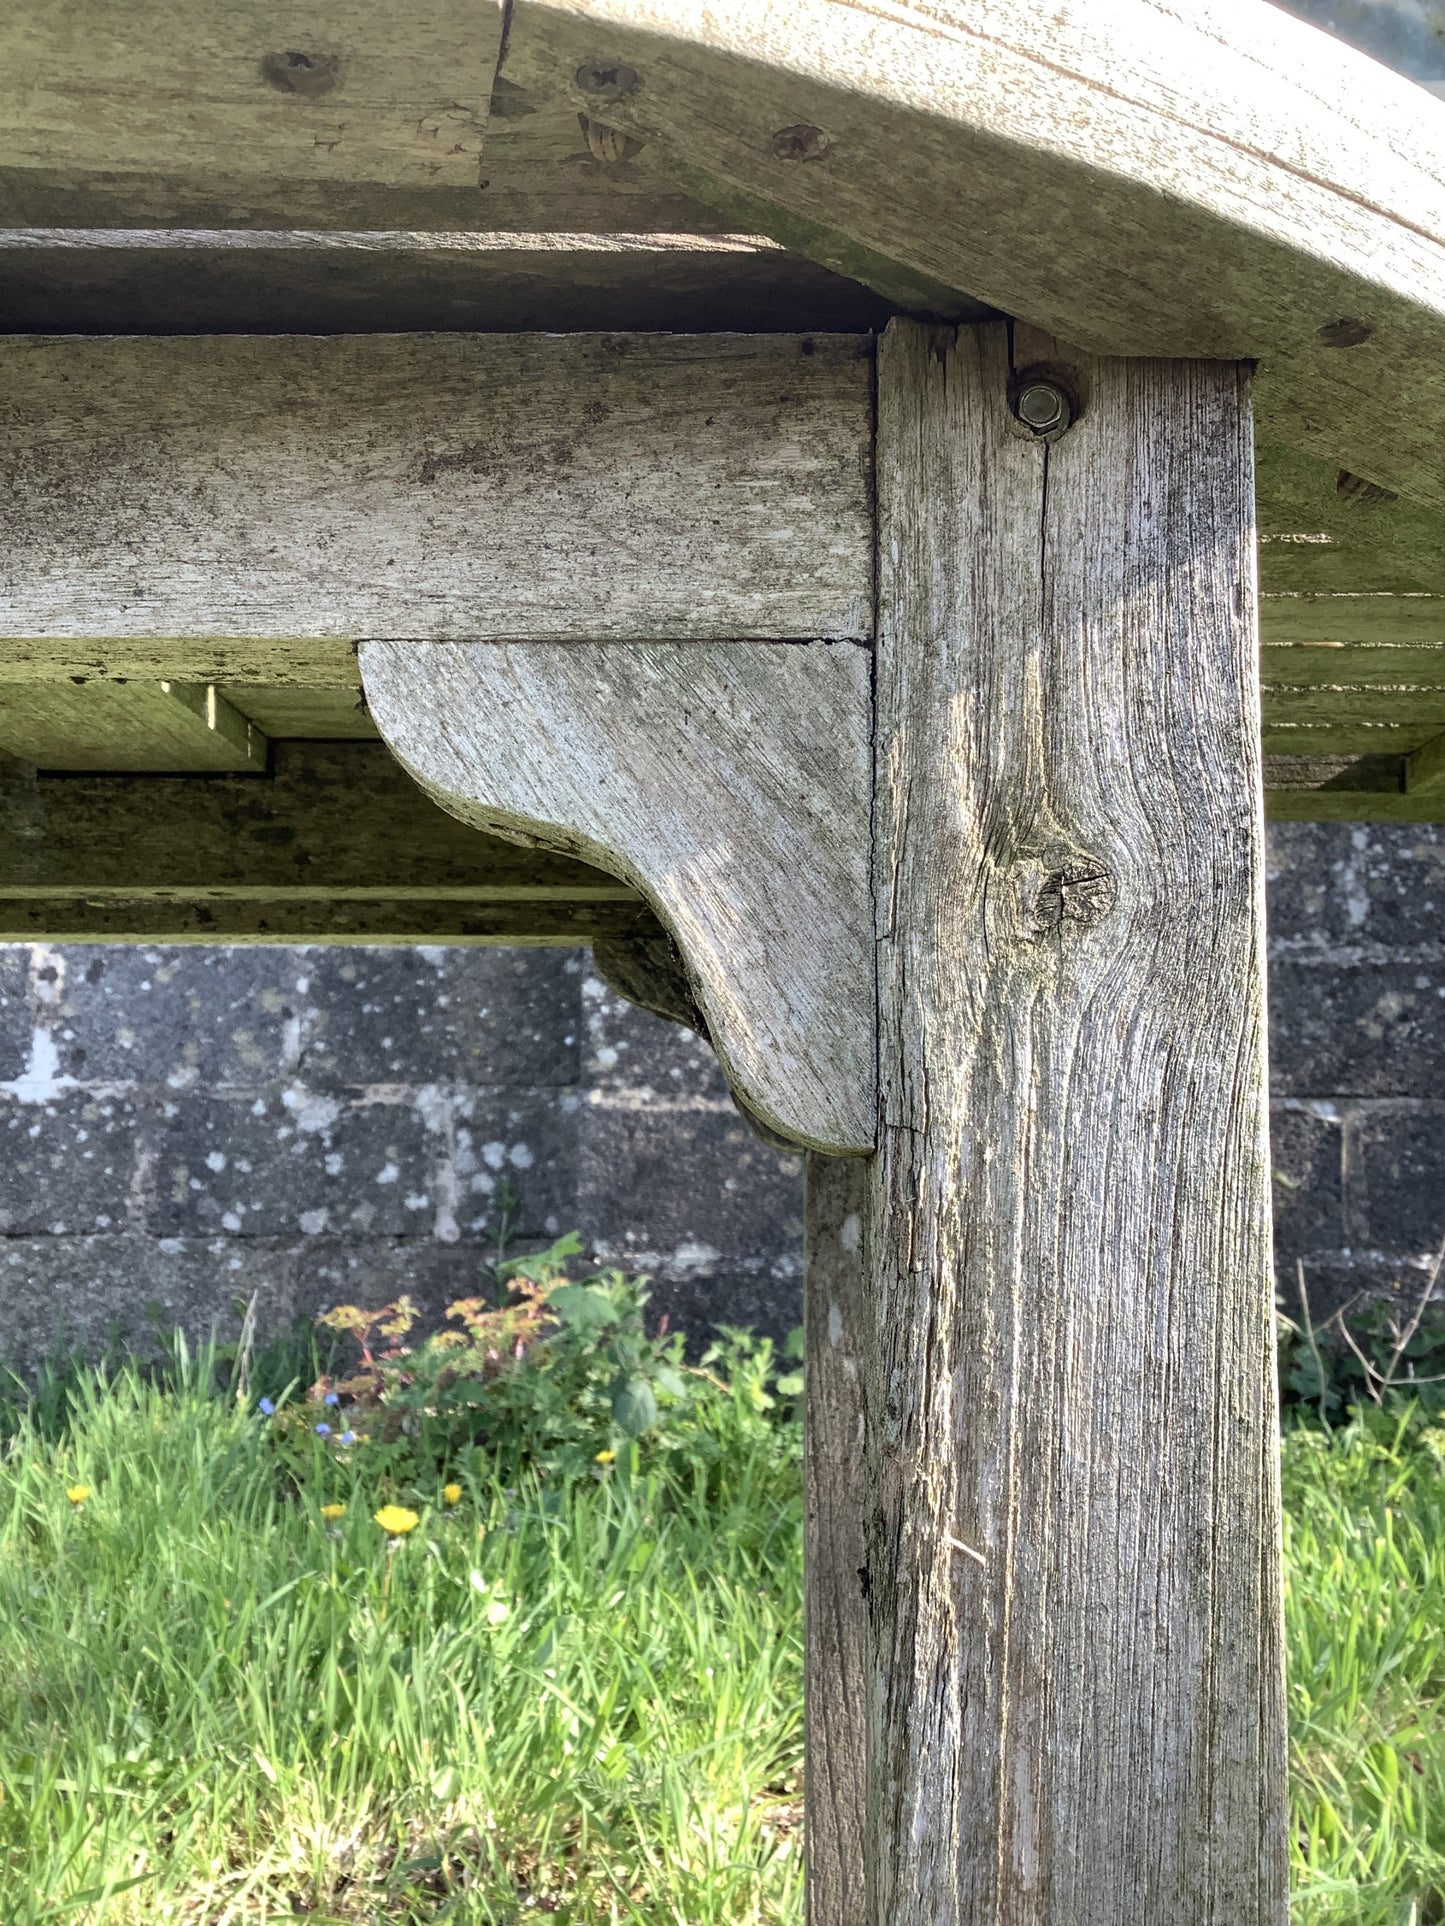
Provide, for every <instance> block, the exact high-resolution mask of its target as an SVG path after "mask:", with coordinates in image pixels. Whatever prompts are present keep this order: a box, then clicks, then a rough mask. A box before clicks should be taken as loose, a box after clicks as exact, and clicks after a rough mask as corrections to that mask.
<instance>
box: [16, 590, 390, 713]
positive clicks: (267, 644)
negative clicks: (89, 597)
mask: <svg viewBox="0 0 1445 1926" xmlns="http://www.w3.org/2000/svg"><path fill="white" fill-rule="evenodd" d="M0 580H3V578H0ZM3 608H4V597H3V594H0V612H3ZM168 680H176V681H191V682H214V683H219V684H221V685H223V686H232V685H237V684H241V683H254V684H258V685H259V684H264V685H266V686H267V687H270V688H304V687H307V686H315V685H325V686H330V687H336V688H343V687H344V688H349V689H351V690H352V691H353V692H354V693H359V692H360V689H361V671H360V669H358V668H357V666H356V644H355V643H354V642H350V641H346V640H344V639H341V638H339V637H335V636H248V637H236V636H220V637H217V636H173V637H171V638H170V639H169V640H166V639H161V640H156V639H154V638H151V637H144V636H141V637H130V636H116V637H113V638H103V637H99V636H92V637H90V638H88V639H84V638H82V639H79V640H77V639H76V638H74V637H72V636H65V635H55V636H30V637H10V636H0V688H5V687H7V686H9V685H11V684H14V683H25V682H164V681H168Z"/></svg>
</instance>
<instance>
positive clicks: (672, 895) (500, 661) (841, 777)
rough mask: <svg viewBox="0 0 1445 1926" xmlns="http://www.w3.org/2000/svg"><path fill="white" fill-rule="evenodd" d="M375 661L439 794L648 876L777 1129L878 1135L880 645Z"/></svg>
mask: <svg viewBox="0 0 1445 1926" xmlns="http://www.w3.org/2000/svg"><path fill="white" fill-rule="evenodd" d="M361 670H362V677H363V680H364V682H365V685H366V693H367V698H368V701H369V703H370V706H371V713H372V715H373V717H374V718H375V721H376V723H377V726H378V728H379V729H380V730H381V733H382V736H383V738H384V740H385V741H386V742H387V744H388V745H389V746H390V748H391V749H392V751H393V752H394V753H395V755H396V756H397V757H398V758H399V760H400V761H401V763H402V764H403V766H404V767H405V768H407V769H408V770H410V772H411V773H412V775H413V776H414V777H415V778H416V780H417V781H418V782H419V783H420V784H421V785H422V787H423V788H424V789H425V790H426V791H427V793H428V794H429V795H431V796H432V797H433V798H434V799H435V800H436V801H437V802H439V803H440V804H441V806H442V807H443V808H444V809H446V810H449V811H450V812H451V813H452V814H453V815H455V816H457V817H458V818H459V819H460V820H461V821H463V822H467V823H470V824H472V825H473V826H474V827H476V828H479V829H487V830H490V831H492V832H493V833H495V834H498V835H503V836H512V837H516V838H517V839H519V840H523V841H528V842H534V843H537V844H539V845H541V846H543V847H549V848H555V849H560V850H563V851H565V852H566V853H567V854H569V855H573V856H577V857H580V858H582V859H583V860H584V861H587V862H591V863H595V864H596V865H597V866H598V867H599V868H603V869H607V870H610V871H612V872H613V874H615V875H618V876H621V877H623V878H624V879H625V880H626V881H627V882H629V883H631V884H632V885H633V886H634V887H635V888H637V889H639V890H640V891H642V893H643V894H644V895H645V896H646V897H647V899H648V901H649V902H650V903H651V905H652V907H653V908H654V909H655V910H656V912H657V914H658V916H659V917H660V918H661V920H662V922H663V923H664V925H665V926H666V927H667V928H668V929H669V930H670V931H671V933H672V935H673V936H674V937H675V938H676V940H677V943H678V946H679V948H680V950H681V952H682V955H683V958H684V960H685V962H686V965H687V968H688V971H689V973H690V975H691V976H692V978H693V982H694V987H695V989H696V993H697V1001H698V1004H699V1006H700V1008H701V1010H702V1012H703V1015H704V1016H705V1018H706V1020H707V1027H708V1032H709V1034H710V1036H711V1038H712V1042H713V1047H714V1048H715V1049H716V1051H717V1053H718V1056H719V1059H720V1061H721V1062H722V1065H723V1068H724V1070H725V1071H726V1072H727V1075H728V1077H729V1080H730V1081H731V1083H732V1085H733V1088H734V1090H735V1091H736V1092H737V1093H738V1095H739V1097H740V1099H741V1100H742V1102H743V1103H744V1104H745V1105H746V1106H747V1108H748V1109H750V1110H751V1111H753V1112H755V1113H756V1115H757V1116H758V1117H759V1118H760V1119H761V1120H762V1122H763V1123H764V1124H765V1125H767V1127H768V1128H769V1129H771V1130H774V1131H776V1132H778V1133H779V1134H780V1135H782V1136H784V1137H787V1138H789V1139H790V1140H791V1141H793V1142H795V1143H798V1144H800V1145H803V1146H805V1147H807V1148H811V1149H821V1150H836V1151H859V1150H866V1149H867V1148H869V1147H870V1146H871V1144H872V1141H873V1132H874V1124H875V1098H874V1076H873V978H872V959H871V953H870V945H869V929H870V926H871V917H870V913H869V909H868V807H869V797H868V787H869V773H868V772H869V767H870V761H869V733H870V728H871V720H870V718H871V704H870V696H869V671H870V655H869V652H868V651H867V650H866V649H863V648H861V647H858V646H856V645H853V644H834V645H831V646H830V645H827V644H822V643H818V644H813V645H810V646H806V647H787V646H779V645H777V644H768V643H753V642H733V643H725V644H718V645H715V646H706V647H704V646H697V645H687V644H676V643H656V644H646V643H643V644H638V645H636V646H634V647H631V648H625V649H624V648H617V647H615V646H614V647H609V646H607V645H606V644H602V645H600V646H590V645H587V644H580V643H579V644H573V645H571V646H568V647H557V646H555V645H549V644H546V643H508V644H506V645H504V646H499V647H498V646H491V647H489V646H486V645H480V646H466V645H445V644H434V643H432V644H428V643H412V642H366V643H363V645H362V648H361Z"/></svg>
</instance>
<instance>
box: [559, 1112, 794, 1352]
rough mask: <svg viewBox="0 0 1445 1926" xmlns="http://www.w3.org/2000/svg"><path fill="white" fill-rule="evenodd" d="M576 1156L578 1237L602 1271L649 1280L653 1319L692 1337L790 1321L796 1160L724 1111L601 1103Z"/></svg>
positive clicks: (586, 1118) (782, 1327)
mask: <svg viewBox="0 0 1445 1926" xmlns="http://www.w3.org/2000/svg"><path fill="white" fill-rule="evenodd" d="M580 1151H581V1154H580V1160H579V1184H578V1209H579V1215H580V1217H581V1221H582V1226H583V1231H584V1234H585V1235H586V1236H587V1237H588V1239H589V1240H590V1242H591V1244H592V1246H593V1248H594V1249H595V1250H596V1252H597V1254H598V1256H599V1258H600V1259H602V1260H603V1261H606V1262H610V1263H618V1264H622V1265H624V1266H626V1267H627V1268H628V1269H632V1270H643V1271H646V1272H648V1273H650V1274H651V1276H652V1277H653V1278H654V1280H655V1284H654V1293H653V1309H654V1311H655V1312H657V1313H666V1314H667V1315H668V1316H670V1317H671V1319H672V1321H673V1322H674V1323H676V1324H680V1325H682V1326H683V1327H684V1328H685V1329H687V1330H688V1331H689V1332H691V1333H693V1334H694V1335H696V1336H705V1335H706V1333H707V1332H708V1330H709V1329H710V1327H711V1326H713V1325H714V1324H716V1323H720V1322H721V1323H728V1324H737V1323H744V1324H752V1325H754V1326H756V1327H757V1328H758V1329H760V1330H766V1331H771V1332H773V1333H774V1334H776V1335H782V1334H783V1333H785V1332H786V1331H788V1330H789V1329H791V1327H792V1326H793V1325H794V1324H796V1323H797V1322H798V1321H799V1319H800V1317H801V1305H802V1296H801V1291H802V1209H803V1165H802V1159H801V1157H798V1156H795V1155H791V1154H788V1153H784V1152H780V1151H775V1150H770V1149H768V1148H767V1147H766V1146H765V1145H764V1144H762V1143H760V1142H759V1141H758V1139H757V1138H756V1137H754V1136H753V1134H752V1132H751V1131H750V1130H749V1129H748V1127H747V1125H746V1124H745V1123H744V1122H743V1121H742V1119H741V1117H739V1116H738V1114H737V1112H736V1111H735V1110H733V1108H732V1106H731V1104H728V1105H726V1106H723V1105H721V1104H715V1103H714V1104H706V1103H705V1102H704V1101H703V1100H699V1099H694V1100H692V1101H691V1102H689V1101H688V1100H686V1099H684V1100H682V1101H681V1102H678V1103H675V1104H673V1105H671V1106H669V1107H667V1108H662V1107H661V1106H660V1105H656V1104H641V1103H637V1102H634V1101H629V1100H627V1099H626V1098H614V1099H609V1098H607V1097H605V1096H603V1095H601V1094H594V1096H593V1097H592V1099H591V1101H589V1102H588V1103H587V1105H586V1106H585V1107H584V1109H583V1111H582V1117H581V1145H580Z"/></svg>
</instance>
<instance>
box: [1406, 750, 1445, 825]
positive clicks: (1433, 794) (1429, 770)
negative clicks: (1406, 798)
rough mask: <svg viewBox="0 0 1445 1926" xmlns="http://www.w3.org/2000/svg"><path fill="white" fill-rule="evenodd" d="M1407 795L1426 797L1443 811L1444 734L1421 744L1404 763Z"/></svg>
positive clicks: (1444, 797) (1444, 808)
mask: <svg viewBox="0 0 1445 1926" xmlns="http://www.w3.org/2000/svg"><path fill="white" fill-rule="evenodd" d="M1405 790H1406V793H1407V794H1408V795H1413V796H1428V797H1430V798H1432V799H1433V800H1434V802H1435V803H1436V804H1437V805H1438V806H1439V807H1440V808H1441V809H1442V810H1445V732H1442V733H1441V734H1439V735H1435V736H1432V737H1431V738H1430V740H1429V741H1428V742H1422V743H1421V745H1420V747H1419V748H1418V749H1416V750H1415V751H1414V752H1413V754H1412V755H1410V756H1409V757H1407V758H1406V762H1405Z"/></svg>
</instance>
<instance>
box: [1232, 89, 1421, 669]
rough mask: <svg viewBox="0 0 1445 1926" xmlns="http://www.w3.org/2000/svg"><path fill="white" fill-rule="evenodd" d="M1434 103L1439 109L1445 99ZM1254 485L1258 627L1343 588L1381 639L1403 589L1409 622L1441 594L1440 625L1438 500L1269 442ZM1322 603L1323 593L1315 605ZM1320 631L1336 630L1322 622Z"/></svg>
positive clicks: (1350, 617)
mask: <svg viewBox="0 0 1445 1926" xmlns="http://www.w3.org/2000/svg"><path fill="white" fill-rule="evenodd" d="M1440 111H1441V112H1442V113H1445V108H1442V109H1441V110H1440ZM1256 489H1257V493H1258V500H1259V579H1260V587H1261V589H1262V591H1263V594H1264V600H1263V602H1262V604H1261V608H1260V618H1261V623H1262V626H1263V629H1264V633H1265V634H1266V636H1271V635H1272V634H1273V633H1275V632H1276V631H1277V629H1278V626H1279V624H1280V622H1281V620H1283V621H1286V622H1288V621H1289V620H1290V619H1291V618H1290V616H1289V615H1288V614H1287V613H1283V612H1282V611H1281V610H1280V609H1279V602H1280V600H1281V599H1282V598H1287V599H1288V600H1290V601H1295V602H1298V601H1299V600H1300V599H1301V598H1305V597H1308V598H1326V597H1331V596H1335V595H1341V594H1343V595H1347V596H1349V597H1350V598H1351V600H1352V603H1353V607H1352V608H1347V610H1346V620H1347V622H1351V621H1358V620H1360V619H1361V618H1364V619H1365V620H1368V621H1370V622H1371V627H1370V628H1369V629H1368V630H1366V631H1365V634H1366V635H1371V634H1373V635H1378V636H1380V637H1381V639H1385V638H1386V637H1387V636H1388V635H1390V634H1392V633H1395V631H1394V630H1393V629H1384V630H1382V629H1381V628H1380V626H1379V624H1380V621H1381V618H1382V617H1385V616H1386V614H1387V611H1388V608H1389V604H1382V603H1380V602H1378V601H1377V600H1376V599H1375V598H1377V597H1379V596H1382V595H1395V596H1401V597H1406V598H1408V600H1409V603H1410V605H1411V606H1410V609H1409V612H1408V613H1407V615H1406V616H1405V618H1404V619H1405V620H1406V621H1408V622H1410V623H1411V624H1412V625H1413V626H1414V627H1415V628H1416V629H1417V630H1418V626H1419V623H1420V620H1421V619H1422V615H1423V614H1424V610H1423V609H1422V607H1421V605H1420V603H1419V602H1418V600H1417V598H1418V597H1420V596H1421V595H1427V596H1433V597H1435V598H1440V599H1437V600H1436V601H1435V604H1434V607H1433V610H1431V611H1430V613H1431V615H1433V617H1434V618H1435V626H1434V628H1433V630H1432V632H1433V633H1434V634H1436V635H1440V634H1445V628H1442V627H1441V626H1440V623H1439V616H1440V613H1441V608H1442V605H1445V520H1442V517H1441V516H1440V514H1439V512H1438V511H1437V510H1436V509H1433V508H1428V507H1421V506H1420V505H1419V504H1418V503H1415V502H1412V501H1407V500H1403V499H1400V498H1398V497H1396V498H1392V497H1390V496H1388V495H1385V496H1383V497H1382V496H1381V495H1380V493H1379V491H1375V492H1374V493H1373V494H1372V493H1371V492H1370V491H1369V490H1368V489H1365V490H1362V489H1361V487H1360V485H1359V482H1358V478H1352V477H1351V476H1350V475H1349V474H1348V472H1346V471H1344V470H1342V469H1341V467H1340V465H1339V463H1338V462H1331V461H1319V460H1316V459H1314V458H1313V457H1312V456H1310V455H1308V454H1301V453H1300V452H1299V451H1298V450H1294V449H1290V448H1281V447H1279V446H1278V445H1275V444H1270V443H1266V444H1265V445H1264V446H1262V447H1261V448H1260V450H1259V465H1258V470H1257V477H1256ZM1367 592H1370V593H1369V599H1366V593H1367ZM1327 610H1328V604H1327V603H1325V602H1323V601H1322V600H1321V601H1320V605H1319V608H1318V613H1320V614H1324V613H1326V612H1327ZM1295 619H1296V620H1297V619H1298V612H1297V614H1296V618H1295ZM1427 619H1428V618H1427ZM1294 633H1295V634H1299V633H1300V631H1299V630H1298V629H1296V630H1295V631H1294ZM1322 633H1323V634H1324V635H1332V634H1336V633H1339V631H1338V630H1336V629H1335V628H1333V627H1330V628H1327V629H1325V630H1324V631H1322ZM1344 634H1345V636H1346V639H1349V640H1356V639H1363V637H1359V636H1356V635H1352V634H1350V633H1349V629H1348V628H1347V629H1346V630H1345V631H1344ZM1310 639H1320V638H1319V637H1318V636H1316V637H1313V638H1310Z"/></svg>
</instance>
